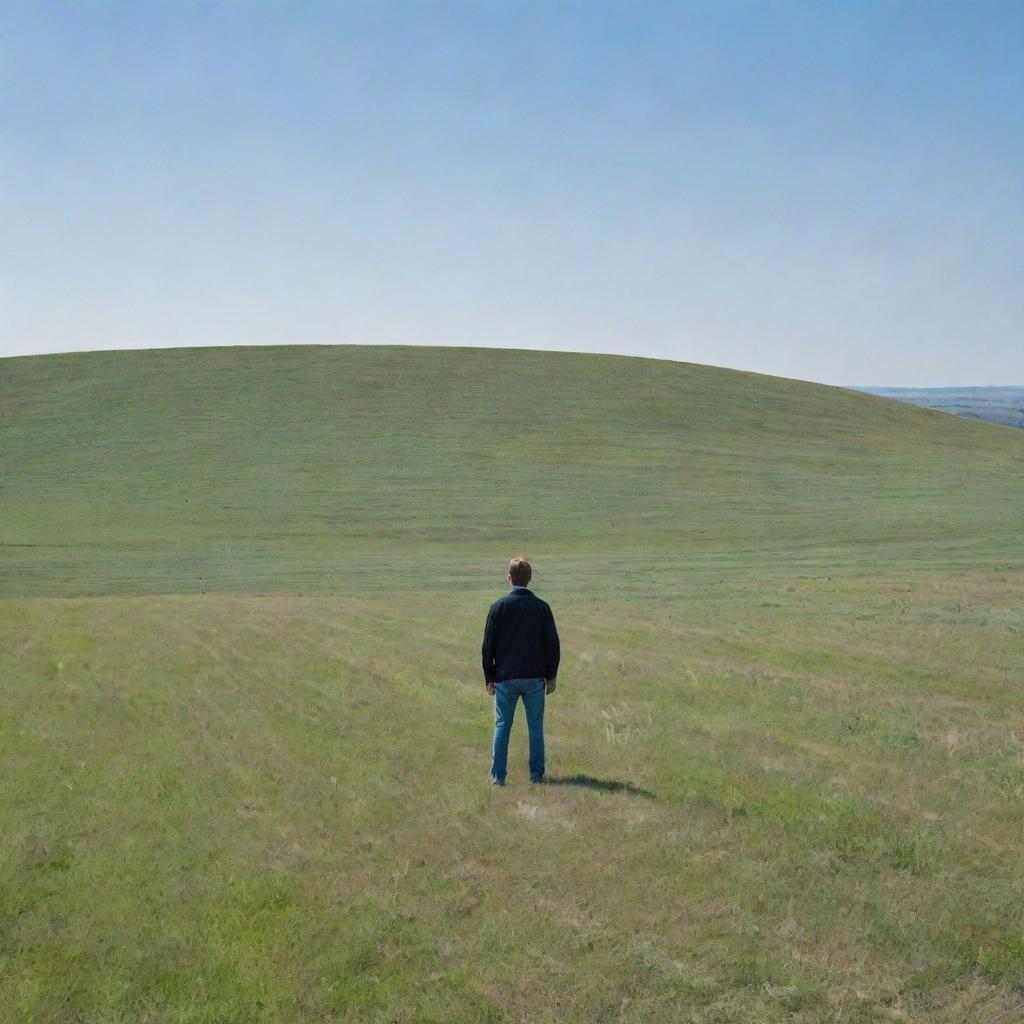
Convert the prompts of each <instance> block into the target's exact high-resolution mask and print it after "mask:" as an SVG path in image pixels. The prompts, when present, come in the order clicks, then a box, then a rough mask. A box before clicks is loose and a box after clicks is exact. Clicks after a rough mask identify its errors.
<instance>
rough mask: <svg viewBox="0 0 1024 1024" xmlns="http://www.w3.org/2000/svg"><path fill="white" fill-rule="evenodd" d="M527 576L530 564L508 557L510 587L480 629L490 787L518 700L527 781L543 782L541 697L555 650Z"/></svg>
mask: <svg viewBox="0 0 1024 1024" xmlns="http://www.w3.org/2000/svg"><path fill="white" fill-rule="evenodd" d="M532 576H533V570H532V569H531V568H530V563H529V562H527V561H525V560H523V559H522V558H513V559H512V561H511V562H510V563H509V567H508V574H507V577H506V578H507V579H508V582H509V586H510V588H511V589H510V590H509V592H508V593H507V594H506V595H505V596H504V597H502V598H500V599H499V600H497V601H495V602H494V604H492V605H491V607H490V610H489V611H488V612H487V624H486V626H485V627H484V642H483V647H482V654H483V662H484V680H485V684H484V685H485V686H486V687H487V692H488V693H489V694H491V695H492V696H493V697H494V760H493V762H492V763H491V782H492V783H493V784H494V785H495V786H504V785H505V771H506V768H507V765H508V737H509V733H510V732H511V730H512V718H513V716H514V715H515V712H516V703H517V702H518V700H519V698H520V697H522V698H523V707H525V708H526V727H527V730H528V731H529V733H530V781H531V782H543V781H544V695H545V694H548V693H554V691H555V676H557V675H558V660H559V657H560V651H559V646H558V630H556V629H555V617H554V615H552V614H551V608H550V607H549V606H548V603H547V602H546V601H542V600H541V599H540V598H539V597H537V595H536V594H534V593H533V591H532V590H530V589H529V586H528V584H529V582H530V579H531V578H532Z"/></svg>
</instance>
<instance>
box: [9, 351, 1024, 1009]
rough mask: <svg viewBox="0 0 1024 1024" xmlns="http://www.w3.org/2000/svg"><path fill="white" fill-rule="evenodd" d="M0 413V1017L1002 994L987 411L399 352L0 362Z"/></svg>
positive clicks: (1001, 586) (1004, 492) (1009, 739)
mask: <svg viewBox="0 0 1024 1024" xmlns="http://www.w3.org/2000/svg"><path fill="white" fill-rule="evenodd" d="M0 432H2V434H0V459H2V464H0V469H2V478H0V545H2V546H0V591H2V593H0V752H2V755H3V756H2V759H0V764H2V767H3V776H2V781H3V785H2V786H0V1021H2V1022H3V1024H8V1022H10V1024H40V1022H46V1024H129V1022H132V1024H137V1022H140V1021H145V1022H147V1024H324V1022H327V1021H330V1022H332V1024H333V1022H338V1024H342V1022H344V1024H371V1022H372V1024H385V1022H386V1024H394V1022H403V1024H406V1022H408V1024H413V1022H415V1024H430V1022H434V1024H481V1022H488V1024H594V1022H596V1021H606V1022H616V1024H633V1022H638V1024H680V1022H687V1024H836V1022H839V1021H841V1022H842V1024H1009V1022H1011V1021H1018V1020H1020V1019H1021V1006H1022V993H1024V943H1022V941H1021V936H1022V935H1024V905H1022V902H1021V898H1020V895H1021V892H1022V891H1024V842H1022V837H1024V800H1022V797H1024V693H1022V688H1021V679H1022V678H1024V645H1022V642H1021V641H1022V637H1024V605H1022V602H1021V593H1022V592H1024V554H1022V551H1021V546H1020V524H1021V513H1020V509H1021V507H1022V498H1024V490H1022V488H1024V483H1022V481H1024V472H1022V470H1024V432H1015V431H1011V430H1004V429H998V428H995V427H990V426H988V425H985V424H979V423H973V422H969V421H965V420H960V419H956V418H955V417H952V416H947V415H945V414H944V413H939V412H931V411H928V410H922V409H917V408H914V407H912V406H907V405H901V404H898V403H895V402H889V401H886V400H883V399H878V398H874V397H871V396H869V395H864V394H859V393H856V392H852V391H845V390H842V389H837V388H825V387H819V386H815V385H811V384H803V383H799V382H796V381H788V380H781V379H778V378H770V377H761V376H756V375H752V374H743V373H736V372H732V371H727V370H718V369H713V368H709V367H700V366H690V365H686V364H677V363H666V362H658V361H652V360H637V359H624V358H618V357H605V356H585V355H563V354H552V353H528V352H503V351H486V350H472V349H415V348H276V349H206V350H179V351H154V352H123V353H104V354H89V355H74V356H56V357H41V358H30V359H13V360H4V361H0ZM518 549H522V550H524V551H525V553H526V554H527V555H528V556H530V557H531V558H532V559H533V561H534V564H535V567H536V570H537V574H536V577H535V580H534V587H535V588H536V589H537V590H538V591H539V592H540V593H541V594H542V595H543V596H544V597H546V598H548V599H550V601H551V603H552V606H553V608H554V611H555V615H556V619H557V623H558V629H559V633H560V635H561V638H562V650H563V656H562V663H561V667H560V670H559V673H558V689H557V690H556V692H555V693H554V694H553V695H552V696H551V697H550V698H549V699H548V700H549V703H548V705H547V710H546V712H545V733H546V746H547V776H546V778H547V782H548V784H547V785H544V786H539V787H538V786H533V785H531V784H530V783H529V781H528V779H527V774H526V742H525V730H524V728H523V723H522V721H518V722H517V723H516V726H515V728H514V729H513V735H512V748H511V752H510V761H509V777H508V785H507V786H506V787H504V788H501V789H499V788H497V787H492V786H491V785H489V783H488V778H487V775H488V771H489V767H490V756H489V754H490V741H491V731H492V726H493V717H492V716H493V707H492V703H491V700H490V699H489V698H488V697H487V696H486V693H485V691H484V688H483V685H482V673H481V666H480V661H479V657H480V655H479V652H480V639H481V634H482V629H483V622H484V616H485V613H486V609H487V607H488V605H489V603H490V602H491V601H493V600H494V598H496V597H498V596H499V595H500V593H501V592H502V590H503V587H504V578H503V574H504V569H505V563H504V558H505V556H507V555H509V554H511V553H513V552H514V551H516V550H518Z"/></svg>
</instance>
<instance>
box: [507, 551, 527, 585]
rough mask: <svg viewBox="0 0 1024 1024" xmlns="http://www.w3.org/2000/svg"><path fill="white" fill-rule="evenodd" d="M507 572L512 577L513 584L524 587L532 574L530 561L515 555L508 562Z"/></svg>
mask: <svg viewBox="0 0 1024 1024" xmlns="http://www.w3.org/2000/svg"><path fill="white" fill-rule="evenodd" d="M508 574H509V576H511V577H512V585H513V586H516V587H525V586H526V584H527V583H529V582H530V579H531V577H532V576H533V569H531V568H530V563H529V562H528V561H527V560H526V559H525V558H520V557H519V556H518V555H517V556H516V557H515V558H513V559H512V561H511V562H509V563H508Z"/></svg>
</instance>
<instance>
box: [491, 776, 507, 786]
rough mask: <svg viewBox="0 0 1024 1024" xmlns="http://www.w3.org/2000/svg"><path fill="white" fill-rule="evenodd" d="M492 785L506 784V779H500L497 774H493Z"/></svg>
mask: <svg viewBox="0 0 1024 1024" xmlns="http://www.w3.org/2000/svg"><path fill="white" fill-rule="evenodd" d="M491 785H492V786H504V785H505V783H504V781H503V780H502V779H499V778H498V777H497V776H496V775H492V776H491Z"/></svg>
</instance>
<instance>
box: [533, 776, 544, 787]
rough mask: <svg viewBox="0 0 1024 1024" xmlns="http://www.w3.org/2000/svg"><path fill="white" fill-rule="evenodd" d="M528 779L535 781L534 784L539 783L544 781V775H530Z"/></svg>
mask: <svg viewBox="0 0 1024 1024" xmlns="http://www.w3.org/2000/svg"><path fill="white" fill-rule="evenodd" d="M530 781H531V782H533V783H535V784H536V785H540V784H541V783H542V782H543V781H544V776H543V775H531V776H530Z"/></svg>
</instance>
